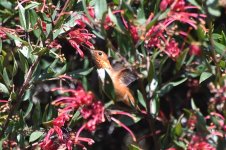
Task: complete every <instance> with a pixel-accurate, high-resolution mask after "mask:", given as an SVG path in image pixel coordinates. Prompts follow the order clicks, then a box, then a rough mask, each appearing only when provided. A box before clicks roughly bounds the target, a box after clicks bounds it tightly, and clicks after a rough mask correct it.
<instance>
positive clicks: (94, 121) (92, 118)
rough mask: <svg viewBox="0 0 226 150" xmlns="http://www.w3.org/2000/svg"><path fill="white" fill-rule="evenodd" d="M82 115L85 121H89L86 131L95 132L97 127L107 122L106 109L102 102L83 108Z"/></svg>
mask: <svg viewBox="0 0 226 150" xmlns="http://www.w3.org/2000/svg"><path fill="white" fill-rule="evenodd" d="M81 115H82V117H83V118H84V119H86V120H88V122H87V123H86V127H85V128H86V129H88V130H90V131H94V130H95V129H96V126H97V125H98V124H100V123H102V122H104V121H105V118H104V107H103V104H102V103H101V102H100V101H97V102H94V103H92V104H91V105H89V106H86V107H83V108H82V110H81Z"/></svg>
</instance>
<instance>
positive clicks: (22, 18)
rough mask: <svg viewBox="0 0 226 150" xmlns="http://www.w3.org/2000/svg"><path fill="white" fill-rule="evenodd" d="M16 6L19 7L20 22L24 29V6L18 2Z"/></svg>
mask: <svg viewBox="0 0 226 150" xmlns="http://www.w3.org/2000/svg"><path fill="white" fill-rule="evenodd" d="M18 7H19V19H20V24H21V26H22V27H23V28H24V29H25V30H27V24H26V17H25V9H24V7H23V6H22V5H21V4H20V3H18Z"/></svg>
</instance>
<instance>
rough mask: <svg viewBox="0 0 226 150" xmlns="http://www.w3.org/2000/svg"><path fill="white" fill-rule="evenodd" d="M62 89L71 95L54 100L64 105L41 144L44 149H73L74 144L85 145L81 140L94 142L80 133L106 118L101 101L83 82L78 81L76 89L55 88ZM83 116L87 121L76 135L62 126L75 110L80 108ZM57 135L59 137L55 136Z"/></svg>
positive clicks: (57, 103) (54, 102)
mask: <svg viewBox="0 0 226 150" xmlns="http://www.w3.org/2000/svg"><path fill="white" fill-rule="evenodd" d="M56 90H60V91H62V92H64V93H69V94H70V96H65V97H60V98H58V99H56V100H55V101H53V103H52V104H53V105H55V106H59V105H60V106H62V107H63V108H62V109H59V110H58V112H59V116H58V117H57V118H55V119H54V120H53V121H52V124H53V127H52V128H51V129H50V130H49V131H48V134H47V135H46V137H45V138H44V140H43V142H41V143H40V146H41V148H42V149H43V150H51V149H57V148H59V147H67V149H69V150H71V149H72V145H79V146H82V147H84V145H83V144H82V143H81V142H87V143H88V144H93V143H94V141H93V140H92V139H90V138H84V137H79V134H80V133H81V131H82V130H83V129H87V130H89V131H94V130H95V129H96V126H97V125H98V124H100V123H102V122H104V121H105V119H104V106H103V105H102V103H101V102H100V101H94V99H95V97H94V95H93V93H92V92H86V91H85V90H84V88H83V87H82V85H81V84H79V83H78V86H77V88H76V89H62V88H55V89H53V91H56ZM80 107H81V109H80V113H81V116H82V117H83V119H84V120H87V121H86V123H84V124H83V126H82V127H81V128H80V129H79V130H78V131H77V132H76V136H73V134H70V133H65V132H64V131H63V130H62V128H63V127H65V126H66V125H67V122H68V121H69V120H70V118H71V116H72V114H71V113H73V112H74V111H76V110H78V108H80ZM55 135H57V138H55V139H54V141H53V137H54V136H55Z"/></svg>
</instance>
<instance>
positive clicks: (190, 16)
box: [145, 0, 205, 58]
mask: <svg viewBox="0 0 226 150" xmlns="http://www.w3.org/2000/svg"><path fill="white" fill-rule="evenodd" d="M167 7H170V10H169V12H168V14H167V17H166V18H165V19H163V20H161V21H160V22H158V23H157V24H156V25H154V26H153V27H151V29H150V30H148V32H147V33H146V35H145V43H146V47H148V48H151V47H156V48H159V49H160V50H162V51H164V52H165V53H166V54H167V55H168V56H169V57H171V58H176V57H177V56H178V55H179V53H180V48H179V45H178V43H177V42H176V41H175V39H174V38H173V37H172V36H174V35H177V34H182V35H184V36H186V34H184V33H185V32H183V31H179V32H178V33H177V32H176V26H173V25H172V23H175V22H176V21H179V22H181V23H184V24H188V25H190V26H191V27H192V28H194V29H197V20H200V21H201V22H204V21H203V20H202V18H204V17H205V15H200V14H198V13H191V12H188V10H189V9H198V8H197V7H195V6H190V5H186V2H185V1H184V0H176V1H173V0H162V2H161V4H160V10H162V11H165V10H166V9H167ZM169 31H170V32H169ZM195 48H196V49H195ZM192 50H193V51H192V53H193V54H194V53H195V54H199V53H200V52H198V49H197V47H192ZM195 50H196V51H195Z"/></svg>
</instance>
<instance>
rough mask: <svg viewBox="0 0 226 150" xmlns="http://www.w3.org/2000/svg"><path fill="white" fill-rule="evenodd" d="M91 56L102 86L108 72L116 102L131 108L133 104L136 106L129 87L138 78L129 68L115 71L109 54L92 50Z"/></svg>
mask: <svg viewBox="0 0 226 150" xmlns="http://www.w3.org/2000/svg"><path fill="white" fill-rule="evenodd" d="M91 55H92V59H93V61H94V63H95V65H96V67H97V73H98V76H99V78H100V80H101V82H102V84H104V80H105V77H106V74H105V73H106V72H107V73H108V75H109V76H110V78H111V80H112V83H113V86H114V91H115V99H116V101H122V102H123V103H125V104H126V105H128V106H131V104H132V105H133V106H134V105H135V99H134V96H133V95H132V92H131V90H130V89H129V87H128V86H129V85H130V84H131V83H132V82H134V81H135V80H136V79H137V77H136V76H135V75H134V74H132V73H131V71H130V70H129V69H127V68H122V69H120V70H117V69H114V68H113V67H112V65H111V64H110V61H109V59H108V56H107V54H106V53H104V52H103V51H100V50H91Z"/></svg>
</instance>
